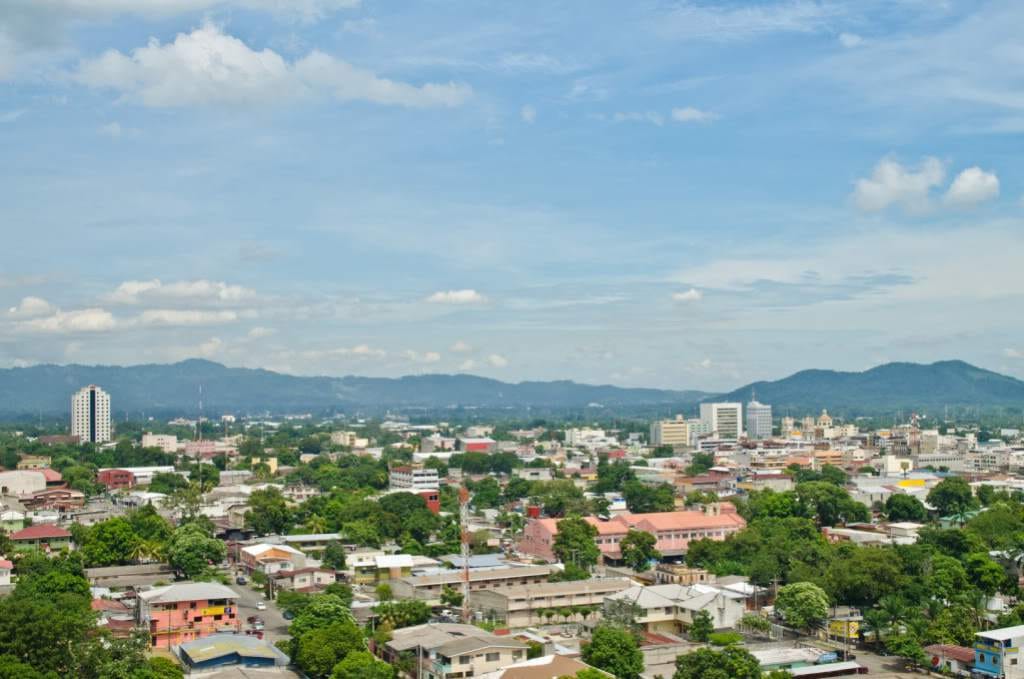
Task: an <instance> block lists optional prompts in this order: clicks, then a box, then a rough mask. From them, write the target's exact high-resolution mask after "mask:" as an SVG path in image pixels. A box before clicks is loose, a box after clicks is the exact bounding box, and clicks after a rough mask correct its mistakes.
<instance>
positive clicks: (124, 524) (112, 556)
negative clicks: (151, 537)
mask: <svg viewBox="0 0 1024 679" xmlns="http://www.w3.org/2000/svg"><path fill="white" fill-rule="evenodd" d="M141 542H142V540H141V539H140V538H139V536H138V535H136V534H135V531H134V530H133V529H132V524H131V523H129V521H128V520H127V519H125V518H124V517H120V516H118V517H114V518H112V519H107V520H106V521H101V522H99V523H97V524H96V525H94V526H92V527H91V528H90V529H89V531H88V533H87V534H86V540H85V543H84V544H82V545H81V550H82V556H84V557H85V562H86V564H87V565H88V566H90V567H97V566H113V565H118V564H126V563H128V562H129V561H131V560H132V556H133V554H134V552H135V549H136V548H137V547H138V545H139V544H140V543H141Z"/></svg>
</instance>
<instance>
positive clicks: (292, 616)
mask: <svg viewBox="0 0 1024 679" xmlns="http://www.w3.org/2000/svg"><path fill="white" fill-rule="evenodd" d="M281 617H282V618H284V619H285V620H294V619H295V614H294V613H292V612H291V611H284V612H283V613H281Z"/></svg>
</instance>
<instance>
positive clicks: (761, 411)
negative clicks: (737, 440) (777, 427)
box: [747, 401, 772, 439]
mask: <svg viewBox="0 0 1024 679" xmlns="http://www.w3.org/2000/svg"><path fill="white" fill-rule="evenodd" d="M771 435H772V407H771V406H770V405H766V404H764V403H760V402H758V401H751V402H750V403H748V404H747V436H749V437H750V438H752V439H767V438H771Z"/></svg>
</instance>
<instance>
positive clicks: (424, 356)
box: [402, 349, 441, 363]
mask: <svg viewBox="0 0 1024 679" xmlns="http://www.w3.org/2000/svg"><path fill="white" fill-rule="evenodd" d="M402 357H403V358H405V359H406V360H407V361H411V362H413V363H437V362H438V361H440V360H441V354H439V353H438V352H436V351H423V352H420V351H413V350H412V349H408V350H406V351H403V352H402Z"/></svg>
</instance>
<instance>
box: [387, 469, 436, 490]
mask: <svg viewBox="0 0 1024 679" xmlns="http://www.w3.org/2000/svg"><path fill="white" fill-rule="evenodd" d="M440 483H441V479H440V477H439V476H438V475H437V470H436V469H431V468H429V467H416V466H413V465H403V466H400V467H392V468H391V471H390V472H389V475H388V485H389V487H390V488H391V490H410V491H413V492H419V491H421V490H437V488H438V486H439V485H440Z"/></svg>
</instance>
